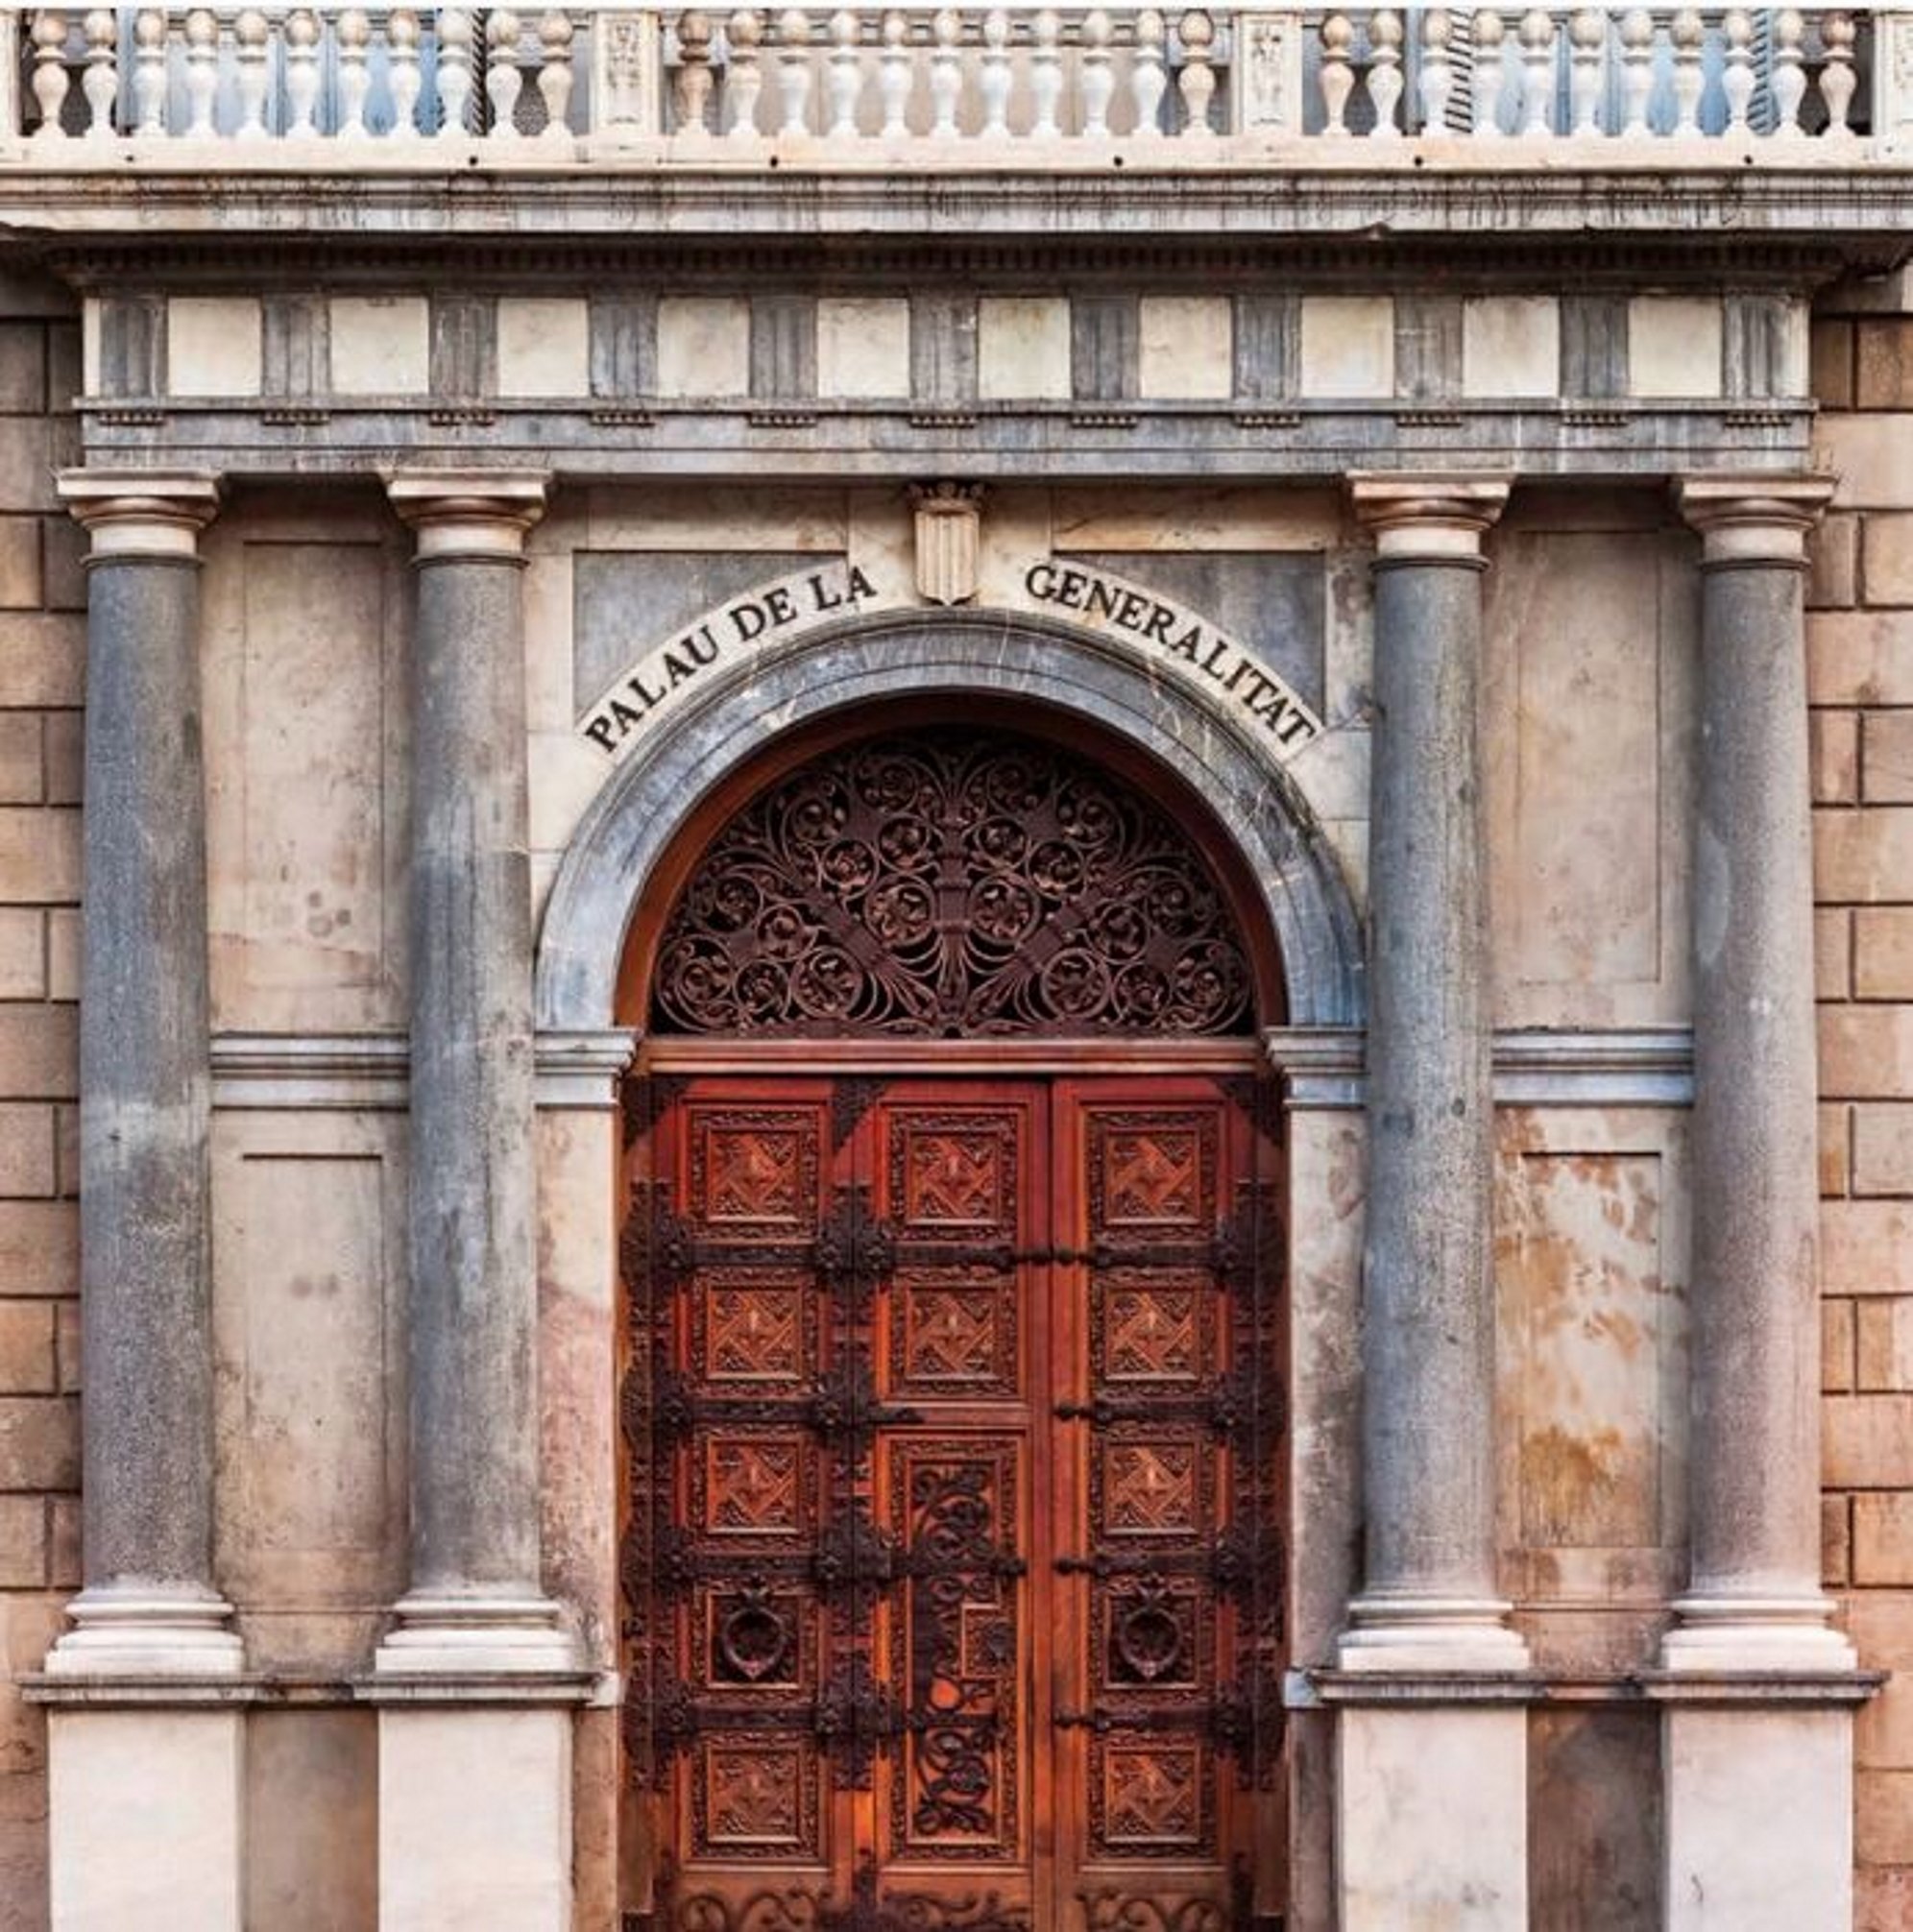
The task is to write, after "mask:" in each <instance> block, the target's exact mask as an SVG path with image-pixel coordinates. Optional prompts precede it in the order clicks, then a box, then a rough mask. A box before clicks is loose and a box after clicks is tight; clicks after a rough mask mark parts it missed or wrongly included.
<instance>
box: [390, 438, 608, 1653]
mask: <svg viewBox="0 0 1913 1932" xmlns="http://www.w3.org/2000/svg"><path fill="white" fill-rule="evenodd" d="M390 487H391V495H392V500H393V503H394V506H395V507H396V508H397V509H398V511H399V513H400V516H402V517H403V518H404V519H405V520H406V521H407V522H408V523H410V524H411V526H412V527H413V529H414V530H415V531H416V532H417V536H418V557H417V569H418V603H417V627H416V631H415V635H414V639H413V708H412V820H411V823H412V844H411V865H410V891H411V899H410V918H411V941H412V943H411V1043H412V1057H411V1140H412V1149H413V1152H412V1161H411V1205H410V1258H411V1303H410V1395H411V1486H412V1543H411V1583H410V1588H409V1590H408V1592H407V1594H406V1596H405V1597H404V1598H403V1599H402V1600H401V1601H400V1604H399V1606H397V1607H398V1628H397V1629H396V1630H394V1631H393V1632H392V1634H391V1635H390V1636H388V1638H387V1639H386V1641H385V1643H384V1645H383V1646H382V1647H381V1649H380V1651H379V1655H378V1668H379V1670H380V1671H382V1672H383V1671H391V1672H398V1673H403V1674H414V1673H418V1672H422V1671H424V1672H430V1671H441V1670H443V1671H452V1672H465V1671H471V1670H480V1671H494V1670H505V1671H509V1670H513V1669H518V1668H522V1669H527V1670H532V1671H550V1670H565V1669H567V1668H569V1665H570V1663H571V1661H572V1650H571V1646H570V1644H569V1640H568V1639H567V1638H565V1637H564V1636H563V1635H562V1634H561V1632H560V1631H559V1630H558V1629H557V1615H556V1609H555V1606H553V1605H551V1604H550V1603H549V1602H547V1601H546V1600H545V1595H544V1592H543V1590H542V1588H541V1585H540V1577H539V1534H538V1509H539V1500H538V1464H539V1459H538V1415H537V1373H536V1362H537V1356H536V1346H535V1339H536V1324H537V1272H536V1270H537V1252H536V1213H537V1182H536V1171H535V1158H534V1151H533V1140H532V1081H533V1066H532V1026H531V978H532V953H531V885H530V874H529V833H528V829H527V796H526V776H525V763H524V761H525V723H524V720H525V711H524V616H523V610H522V602H521V571H522V568H523V563H524V538H525V533H526V532H527V531H528V530H529V529H530V528H531V526H532V525H533V524H534V523H535V522H536V521H537V520H538V519H539V517H540V516H541V514H542V513H543V510H544V504H545V482H544V480H543V479H542V478H540V477H537V476H523V475H512V474H504V473H498V474H495V473H492V472H481V473H472V474H463V473H461V474H430V473H424V474H416V475H411V474H406V475H400V476H398V477H397V478H395V479H394V480H393V482H392V484H391V486H390Z"/></svg>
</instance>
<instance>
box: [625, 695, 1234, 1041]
mask: <svg viewBox="0 0 1913 1932" xmlns="http://www.w3.org/2000/svg"><path fill="white" fill-rule="evenodd" d="M1251 1005H1252V1002H1251V984H1250V978H1249V971H1248V964H1247V958H1246V957H1245V954H1244V952H1243V948H1242V945H1241V942H1240V940H1239V939H1238V937H1237V935H1236V933H1235V931H1234V929H1233V926H1232V922H1231V920H1230V916H1229V912H1228V908H1227V906H1226V905H1225V903H1224V901H1223V895H1222V892H1221V891H1220V889H1219V887H1218V886H1217V883H1216V881H1215V876H1214V874H1213V872H1212V871H1211V870H1210V868H1209V866H1208V865H1207V864H1206V862H1205V861H1204V860H1203V859H1202V857H1200V855H1199V853H1198V852H1197V850H1196V848H1195V846H1194V845H1193V844H1192V843H1191V842H1190V840H1189V839H1188V838H1187V837H1186V836H1185V835H1184V833H1182V831H1181V830H1179V829H1178V828H1177V827H1176V826H1174V824H1172V823H1171V821H1170V820H1169V818H1168V817H1167V816H1166V815H1165V814H1164V813H1163V812H1161V811H1160V810H1158V809H1156V808H1155V807H1154V806H1153V805H1151V804H1150V803H1148V802H1147V801H1146V800H1144V799H1142V798H1140V797H1139V796H1137V795H1136V794H1135V793H1133V792H1131V791H1129V790H1127V789H1126V788H1125V787H1123V786H1121V785H1118V784H1116V783H1115V782H1113V781H1112V780H1111V779H1110V777H1109V776H1108V775H1107V774H1106V773H1103V772H1102V771H1099V770H1098V769H1096V768H1095V767H1093V766H1092V765H1090V764H1088V763H1086V762H1083V761H1078V760H1077V759H1075V758H1073V757H1071V756H1069V755H1068V754H1067V753H1064V752H1059V751H1056V750H1054V749H1053V748H1052V747H1050V746H1047V745H1041V744H1038V743H1035V742H1034V741H1032V740H1029V739H1023V738H1016V737H1005V736H1001V735H994V734H993V735H990V736H988V737H980V736H979V735H978V734H976V733H974V732H956V731H934V732H926V733H922V734H919V735H914V736H911V737H890V738H882V739H875V740H866V741H864V742H862V743H860V744H855V745H851V746H848V747H845V748H843V749H841V750H837V751H834V752H832V753H830V754H828V755H827V756H825V757H823V758H821V759H818V760H816V761H813V762H811V763H810V764H808V765H806V766H804V767H803V768H802V769H801V770H799V771H798V772H796V773H795V774H793V775H792V776H791V777H789V778H787V779H786V780H785V781H784V782H783V783H782V784H780V785H776V786H775V787H773V788H772V789H771V790H770V791H768V792H767V793H765V794H764V795H763V797H761V798H759V799H757V800H755V801H754V802H753V803H752V804H750V805H749V806H747V807H746V808H745V809H743V810H742V811H741V812H740V813H739V814H738V816H737V817H736V818H735V819H733V820H732V822H731V824H730V825H729V826H728V827H727V828H726V829H725V831H724V832H723V833H721V834H720V835H719V837H718V838H717V840H716V842H715V843H714V845H713V847H712V848H711V850H710V851H709V852H707V853H706V854H705V856H704V857H703V858H702V860H701V861H700V862H699V864H698V866H697V869H696V871H695V872H694V873H693V875H692V877H691V880H690V883H689V885H688V886H687V887H686V889H685V892H684V894H683V897H682V898H681V899H680V900H679V902H678V905H677V906H676V907H675V909H674V910H673V912H672V914H671V917H670V921H669V924H668V925H667V926H666V930H665V935H664V940H663V943H662V946H661V949H660V954H659V961H658V970H657V975H656V992H655V1012H654V1015H653V1026H654V1027H655V1029H656V1030H658V1031H660V1032H675V1033H728V1034H757V1035H766V1034H770V1035H776V1034H787V1035H789V1034H809V1035H818V1034H848V1033H883V1034H917V1035H931V1036H944V1037H956V1036H958V1035H963V1034H986V1035H1005V1034H1051V1035H1059V1034H1060V1035H1069V1034H1101V1033H1177V1034H1218V1033H1239V1032H1244V1031H1247V1029H1248V1027H1249V1026H1250V1025H1251V1022H1252V1017H1253V1016H1252V1011H1251Z"/></svg>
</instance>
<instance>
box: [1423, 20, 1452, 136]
mask: <svg viewBox="0 0 1913 1932" xmlns="http://www.w3.org/2000/svg"><path fill="white" fill-rule="evenodd" d="M1454 36H1455V23H1454V20H1453V18H1452V16H1451V15H1450V14H1449V12H1448V10H1447V9H1446V8H1445V7H1431V8H1430V9H1429V10H1428V12H1426V13H1424V14H1423V15H1422V16H1421V132H1422V133H1424V134H1440V133H1444V132H1445V131H1446V129H1447V125H1448V99H1449V96H1450V95H1451V94H1453V93H1454V91H1455V62H1454V59H1453V56H1452V55H1451V54H1450V52H1449V48H1450V45H1451V43H1452V41H1453V39H1454Z"/></svg>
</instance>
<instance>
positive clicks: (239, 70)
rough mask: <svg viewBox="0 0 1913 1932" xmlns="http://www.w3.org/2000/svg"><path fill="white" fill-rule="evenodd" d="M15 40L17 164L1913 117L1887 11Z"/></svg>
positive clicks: (1910, 59) (284, 24)
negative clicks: (174, 154) (177, 150)
mask: <svg viewBox="0 0 1913 1932" xmlns="http://www.w3.org/2000/svg"><path fill="white" fill-rule="evenodd" d="M0 34H4V35H6V36H11V39H12V43H13V45H14V50H15V54H14V58H13V59H12V60H8V61H0V160H4V161H7V162H11V163H12V164H14V165H18V164H20V163H21V162H25V163H27V164H29V165H43V164H45V162H46V160H47V158H48V157H49V156H51V155H56V154H57V155H58V157H60V160H61V163H62V164H68V165H80V166H86V165H104V164H105V163H106V162H107V161H108V160H109V159H110V160H111V161H112V162H113V163H114V164H115V165H124V164H125V163H126V162H127V161H132V162H133V163H134V164H137V163H139V162H140V161H142V160H144V161H149V162H151V163H153V164H156V165H165V156H166V153H167V151H168V150H169V149H170V148H174V147H177V146H178V145H179V144H181V143H191V144H192V145H193V147H194V150H195V152H194V156H193V162H194V165H201V164H206V165H213V166H217V165H220V164H221V163H222V162H225V163H226V164H229V165H231V166H234V167H243V166H258V165H261V164H265V165H278V166H286V167H310V166H314V165H319V164H322V163H321V153H320V148H317V147H315V146H314V145H313V144H315V143H316V144H321V146H322V147H323V149H324V150H325V155H324V161H323V164H324V165H337V166H341V167H348V168H350V167H352V166H364V165H376V164H378V163H380V162H381V161H383V162H385V163H386V164H388V165H411V166H417V165H421V164H422V161H421V151H422V150H424V149H425V148H426V147H427V144H433V143H436V144H449V145H456V146H458V147H460V148H461V149H464V148H470V149H472V150H473V151H474V157H482V158H486V159H496V160H498V161H507V160H509V159H510V158H511V157H513V156H514V155H521V156H522V157H525V158H526V159H538V160H542V161H544V162H545V163H546V164H548V163H549V162H551V161H552V160H553V159H557V158H562V159H564V160H566V161H568V162H571V161H574V162H588V161H590V160H591V159H592V158H593V156H594V155H595V154H597V153H599V152H605V153H613V152H618V151H642V150H643V149H645V148H647V147H649V148H652V149H654V150H655V151H656V154H657V157H658V158H660V159H664V160H673V159H681V160H684V161H687V162H695V163H704V164H718V165H721V164H725V163H732V164H738V163H742V164H749V163H750V162H751V161H753V160H757V161H760V162H762V161H763V160H766V159H769V158H771V157H776V158H777V159H778V160H779V161H780V162H795V163H797V164H800V165H819V166H829V165H832V164H834V163H837V162H850V163H854V162H856V161H857V160H858V159H860V158H862V159H865V160H880V161H882V162H883V163H884V165H886V166H904V167H920V168H924V169H935V168H938V167H946V166H959V167H960V166H966V165H969V166H975V165H983V164H998V165H1001V164H1003V163H1004V162H1005V161H1006V160H1014V159H1015V158H1016V157H1018V156H1022V157H1025V158H1026V163H1027V164H1029V165H1036V166H1046V165H1047V166H1054V165H1067V164H1071V163H1072V162H1074V163H1076V164H1084V163H1093V162H1094V161H1095V159H1096V158H1097V157H1099V156H1101V157H1107V156H1108V155H1109V154H1110V153H1111V152H1113V151H1120V152H1121V154H1122V157H1123V158H1128V157H1129V156H1130V155H1132V154H1133V155H1135V156H1136V157H1138V158H1141V159H1144V160H1145V161H1147V159H1148V157H1150V155H1154V156H1156V157H1158V160H1157V162H1156V164H1157V165H1170V164H1183V163H1193V164H1199V165H1217V164H1226V163H1228V162H1231V161H1239V162H1241V163H1243V164H1245V165H1267V164H1269V163H1270V162H1271V160H1272V161H1277V162H1279V161H1281V160H1283V159H1285V158H1286V159H1288V160H1290V161H1292V162H1293V163H1295V164H1302V163H1303V162H1308V163H1311V164H1313V163H1330V164H1339V165H1345V164H1347V163H1348V162H1349V161H1351V160H1355V159H1357V158H1358V157H1359V159H1360V161H1361V163H1362V164H1366V165H1390V164H1391V155H1392V150H1393V148H1394V145H1395V144H1398V143H1406V142H1416V143H1418V144H1420V146H1421V147H1422V148H1424V149H1426V148H1432V147H1433V146H1434V145H1435V144H1442V148H1441V151H1442V152H1443V153H1446V152H1447V151H1448V149H1449V148H1450V147H1454V148H1458V149H1460V150H1463V151H1465V153H1466V154H1467V156H1468V157H1469V158H1470V159H1471V160H1472V161H1474V162H1475V163H1477V164H1487V165H1504V166H1520V165H1523V164H1528V165H1532V164H1533V159H1534V158H1535V150H1536V149H1537V148H1538V147H1539V146H1540V145H1541V144H1548V145H1550V146H1558V145H1560V144H1562V143H1581V144H1583V145H1584V146H1586V147H1587V148H1588V149H1589V151H1590V161H1591V160H1592V158H1593V157H1594V154H1595V152H1596V151H1597V150H1598V152H1599V153H1600V154H1602V155H1605V156H1608V157H1611V158H1612V159H1614V160H1616V161H1625V160H1626V158H1627V157H1629V156H1630V155H1632V154H1635V152H1636V151H1637V150H1638V148H1639V147H1640V145H1641V144H1644V143H1649V142H1660V143H1667V144H1671V143H1684V144H1700V145H1707V144H1712V145H1716V146H1721V147H1728V146H1731V147H1732V148H1733V149H1734V150H1735V151H1736V153H1740V152H1745V153H1746V154H1747V155H1749V156H1751V157H1754V158H1756V159H1758V158H1760V157H1762V156H1763V155H1766V154H1767V153H1769V152H1771V154H1772V156H1773V157H1775V158H1777V159H1778V158H1782V157H1784V158H1787V159H1789V160H1797V159H1798V158H1799V157H1801V154H1802V153H1803V151H1804V152H1814V150H1810V149H1805V148H1804V144H1805V143H1807V142H1809V141H1814V142H1819V143H1823V144H1825V147H1824V150H1822V151H1823V152H1826V153H1827V154H1828V157H1829V158H1832V157H1833V156H1834V153H1835V152H1836V151H1841V150H1843V149H1844V145H1845V144H1846V143H1849V142H1851V141H1852V140H1853V139H1854V138H1856V137H1857V136H1859V135H1861V134H1865V133H1879V134H1885V135H1889V136H1892V135H1897V134H1901V133H1904V132H1905V130H1906V126H1907V124H1908V123H1913V106H1908V107H1905V108H1902V107H1901V104H1900V102H1899V99H1898V97H1897V95H1896V93H1895V87H1896V85H1897V81H1898V73H1899V70H1901V69H1905V70H1906V71H1907V75H1908V79H1909V81H1913V12H1909V13H1907V14H1905V15H1903V16H1902V15H1901V14H1898V13H1896V12H1892V11H1881V10H1874V11H1869V12H1859V11H1854V10H1848V9H1838V8H1832V9H1804V8H1738V7H1734V8H1681V9H1678V10H1668V9H1665V8H1660V9H1649V8H1640V7H1636V8H1627V9H1621V8H1602V7H1579V8H1563V7H1531V8H1528V9H1526V10H1519V9H1508V8H1484V9H1479V10H1468V9H1446V8H1385V7H1376V8H1351V9H1345V10H1337V11H1332V12H1283V11H1269V10H1261V9H1253V8H1243V7H1208V8H1175V7H1172V8H1154V7H1115V6H1112V7H1092V8H1058V7H1027V6H1026V7H998V8H976V7H943V8H934V9H932V8H923V7H910V8H870V7H840V8H836V9H828V8H821V7H787V8H782V9H777V8H768V9H767V8H739V9H737V10H735V11H731V12H725V11H723V10H713V11H705V10H701V9H676V8H671V9H646V10H607V9H599V8H571V9H567V8H551V9H545V10H542V11H540V10H533V9H526V10H523V11H519V10H514V9H508V8H489V9H483V10H479V9H471V8H454V7H436V8H423V7H386V8H360V7H289V8H288V7H270V8H267V7H245V8H232V7H191V8H176V7H139V8H105V7H100V8H90V9H85V10H80V9H74V10H62V9H53V8H39V9H0ZM1901 57H1907V58H1901ZM1769 143H1771V144H1772V148H1771V151H1769V149H1768V147H1767V144H1769ZM1349 144H1359V146H1352V147H1351V146H1350V145H1349ZM1876 147H1877V150H1879V151H1883V152H1887V153H1891V152H1893V148H1892V144H1891V142H1888V143H1886V144H1880V143H1876ZM407 156H409V157H410V158H409V159H407V158H406V157H407ZM1523 157H1527V159H1526V161H1525V163H1524V158H1523ZM1849 158H1852V155H1851V154H1850V155H1849Z"/></svg>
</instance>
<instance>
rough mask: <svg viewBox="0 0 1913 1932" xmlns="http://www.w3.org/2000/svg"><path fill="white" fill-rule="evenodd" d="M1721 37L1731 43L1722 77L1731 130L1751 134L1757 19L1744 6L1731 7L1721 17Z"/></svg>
mask: <svg viewBox="0 0 1913 1932" xmlns="http://www.w3.org/2000/svg"><path fill="white" fill-rule="evenodd" d="M1720 31H1721V36H1722V38H1723V39H1724V40H1725V41H1726V43H1727V65H1726V68H1725V70H1724V71H1723V73H1722V74H1721V77H1720V85H1721V91H1722V92H1723V93H1724V94H1726V96H1727V132H1728V133H1730V134H1742V135H1744V134H1745V133H1747V109H1748V107H1749V105H1750V104H1751V103H1752V101H1753V99H1754V21H1753V17H1752V16H1751V15H1750V14H1749V13H1748V12H1747V10H1746V8H1744V7H1730V8H1729V9H1728V10H1727V12H1725V13H1724V14H1723V15H1722V16H1721V22H1720Z"/></svg>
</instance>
